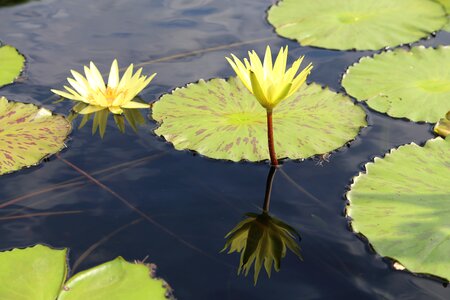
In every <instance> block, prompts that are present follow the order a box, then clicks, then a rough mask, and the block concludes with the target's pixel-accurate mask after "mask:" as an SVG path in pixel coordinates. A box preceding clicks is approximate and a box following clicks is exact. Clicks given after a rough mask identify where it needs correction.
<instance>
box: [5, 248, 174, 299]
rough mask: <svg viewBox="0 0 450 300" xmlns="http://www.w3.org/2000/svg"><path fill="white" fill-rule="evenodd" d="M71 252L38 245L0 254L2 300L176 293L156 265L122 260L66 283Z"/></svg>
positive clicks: (156, 296) (149, 296)
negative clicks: (156, 276)
mask: <svg viewBox="0 0 450 300" xmlns="http://www.w3.org/2000/svg"><path fill="white" fill-rule="evenodd" d="M66 257H67V249H63V250H55V249H51V248H49V247H47V246H42V245H36V246H34V247H30V248H26V249H13V250H10V251H5V252H0V280H1V283H2V284H0V299H5V300H6V299H11V300H13V299H14V300H30V299H33V300H55V299H58V300H70V299H77V300H80V299H89V300H96V299H98V300H104V299H108V300H116V299H117V300H119V299H133V300H148V299H152V300H167V299H172V298H173V296H172V290H171V289H170V287H169V286H168V285H167V283H165V281H164V280H162V279H159V278H155V276H154V265H152V264H144V263H129V262H126V261H125V260H124V259H123V258H121V257H118V258H116V259H115V260H112V261H109V262H107V263H104V264H102V265H99V266H96V267H94V268H92V269H89V270H86V271H83V272H80V273H78V274H76V275H75V276H73V277H72V278H71V279H69V281H68V282H66V283H65V284H64V281H65V280H66V275H67V269H68V267H67V258H66Z"/></svg>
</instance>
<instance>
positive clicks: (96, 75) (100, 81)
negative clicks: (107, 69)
mask: <svg viewBox="0 0 450 300" xmlns="http://www.w3.org/2000/svg"><path fill="white" fill-rule="evenodd" d="M89 66H90V69H91V74H92V77H93V78H94V80H95V82H96V83H97V87H98V88H100V89H101V90H102V91H104V90H105V87H106V85H105V82H104V81H103V76H102V74H101V73H100V71H99V70H98V69H97V67H96V66H95V64H94V63H93V62H92V61H91V62H90V63H89Z"/></svg>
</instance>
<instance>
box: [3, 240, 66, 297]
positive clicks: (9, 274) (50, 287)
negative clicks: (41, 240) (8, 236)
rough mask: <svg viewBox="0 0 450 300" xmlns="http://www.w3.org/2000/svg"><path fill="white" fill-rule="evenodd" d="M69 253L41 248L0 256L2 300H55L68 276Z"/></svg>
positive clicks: (17, 250)
mask: <svg viewBox="0 0 450 300" xmlns="http://www.w3.org/2000/svg"><path fill="white" fill-rule="evenodd" d="M66 255H67V250H66V249H63V250H55V249H51V248H48V247H46V246H42V245H37V246H34V247H32V248H26V249H13V250H10V251H6V252H1V253H0V282H1V283H2V284H0V299H5V300H6V299H11V300H12V299H14V300H30V299H33V300H53V299H56V297H57V296H58V294H59V291H60V290H61V288H62V286H63V283H64V280H65V278H66V275H67V266H66Z"/></svg>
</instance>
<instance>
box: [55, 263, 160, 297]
mask: <svg viewBox="0 0 450 300" xmlns="http://www.w3.org/2000/svg"><path fill="white" fill-rule="evenodd" d="M165 285H166V283H165V282H164V281H163V280H161V279H156V278H153V277H152V275H151V270H149V268H148V267H147V266H146V265H144V264H134V263H129V262H127V261H125V260H124V259H123V258H121V257H118V258H116V259H115V260H112V261H109V262H107V263H104V264H101V265H99V266H96V267H94V268H92V269H89V270H86V271H83V272H80V273H78V274H76V275H75V276H74V277H72V278H71V279H70V280H69V281H68V282H67V283H66V284H65V289H64V290H63V291H61V294H60V296H59V297H58V300H72V299H73V300H80V299H89V300H123V299H133V300H149V299H151V300H167V298H166V294H167V293H168V291H167V289H166V287H165Z"/></svg>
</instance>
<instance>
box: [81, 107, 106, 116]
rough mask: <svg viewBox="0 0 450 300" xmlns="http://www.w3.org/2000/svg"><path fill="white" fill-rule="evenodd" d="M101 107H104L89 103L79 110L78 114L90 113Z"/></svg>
mask: <svg viewBox="0 0 450 300" xmlns="http://www.w3.org/2000/svg"><path fill="white" fill-rule="evenodd" d="M102 109H105V107H103V106H97V105H89V106H88V107H86V108H85V109H83V110H81V111H80V112H79V114H81V115H85V114H90V113H93V112H97V111H99V110H102Z"/></svg>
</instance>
